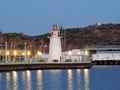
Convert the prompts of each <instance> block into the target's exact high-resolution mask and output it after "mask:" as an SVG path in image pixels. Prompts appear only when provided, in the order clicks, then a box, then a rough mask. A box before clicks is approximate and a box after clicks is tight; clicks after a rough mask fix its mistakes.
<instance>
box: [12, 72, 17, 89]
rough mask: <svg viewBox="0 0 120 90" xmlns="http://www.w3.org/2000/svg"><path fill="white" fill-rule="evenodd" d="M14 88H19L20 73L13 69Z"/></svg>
mask: <svg viewBox="0 0 120 90" xmlns="http://www.w3.org/2000/svg"><path fill="white" fill-rule="evenodd" d="M13 90H18V74H17V71H13Z"/></svg>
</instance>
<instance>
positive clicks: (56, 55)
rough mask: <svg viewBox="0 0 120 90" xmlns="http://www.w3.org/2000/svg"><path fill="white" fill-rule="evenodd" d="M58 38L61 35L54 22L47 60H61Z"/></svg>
mask: <svg viewBox="0 0 120 90" xmlns="http://www.w3.org/2000/svg"><path fill="white" fill-rule="evenodd" d="M60 39H61V37H60V32H59V31H58V30H57V24H54V25H53V30H52V33H51V37H50V45H49V58H48V62H61V57H62V51H61V40H60Z"/></svg>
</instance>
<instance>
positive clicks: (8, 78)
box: [6, 72, 11, 90]
mask: <svg viewBox="0 0 120 90" xmlns="http://www.w3.org/2000/svg"><path fill="white" fill-rule="evenodd" d="M6 88H7V90H11V88H10V73H9V72H7V73H6Z"/></svg>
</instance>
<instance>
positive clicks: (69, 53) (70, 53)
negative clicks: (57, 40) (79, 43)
mask: <svg viewBox="0 0 120 90" xmlns="http://www.w3.org/2000/svg"><path fill="white" fill-rule="evenodd" d="M68 55H69V58H70V60H71V55H72V52H71V51H69V52H68Z"/></svg>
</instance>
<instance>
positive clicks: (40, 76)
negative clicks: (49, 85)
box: [37, 70, 43, 90]
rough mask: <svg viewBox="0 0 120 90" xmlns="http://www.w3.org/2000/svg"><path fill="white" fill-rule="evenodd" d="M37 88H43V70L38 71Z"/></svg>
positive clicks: (41, 89) (40, 89)
mask: <svg viewBox="0 0 120 90" xmlns="http://www.w3.org/2000/svg"><path fill="white" fill-rule="evenodd" d="M37 90H43V84H42V70H38V71H37Z"/></svg>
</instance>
